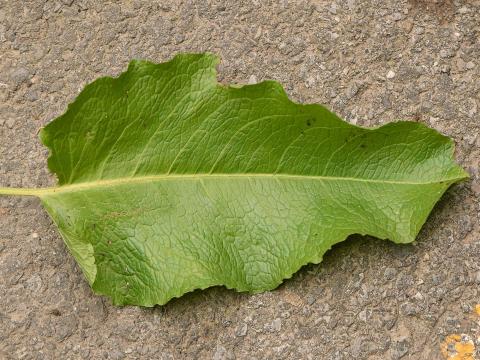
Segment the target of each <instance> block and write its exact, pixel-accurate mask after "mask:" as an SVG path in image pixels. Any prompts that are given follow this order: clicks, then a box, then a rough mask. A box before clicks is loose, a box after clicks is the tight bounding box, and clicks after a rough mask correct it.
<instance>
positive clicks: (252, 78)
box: [248, 75, 257, 84]
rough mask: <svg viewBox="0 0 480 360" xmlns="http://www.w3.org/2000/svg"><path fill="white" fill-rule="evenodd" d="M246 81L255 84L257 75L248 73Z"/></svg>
mask: <svg viewBox="0 0 480 360" xmlns="http://www.w3.org/2000/svg"><path fill="white" fill-rule="evenodd" d="M248 83H249V84H256V83H257V77H256V76H255V75H250V77H249V78H248Z"/></svg>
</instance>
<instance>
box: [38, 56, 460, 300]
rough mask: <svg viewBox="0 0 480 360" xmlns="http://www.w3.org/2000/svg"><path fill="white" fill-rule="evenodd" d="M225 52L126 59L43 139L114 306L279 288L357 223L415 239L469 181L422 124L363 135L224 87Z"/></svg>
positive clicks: (74, 237) (257, 89)
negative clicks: (217, 289) (452, 189)
mask: <svg viewBox="0 0 480 360" xmlns="http://www.w3.org/2000/svg"><path fill="white" fill-rule="evenodd" d="M217 62H218V59H217V58H216V57H215V56H213V55H208V54H207V55H180V56H177V57H176V58H174V60H172V61H170V62H167V63H164V64H159V65H156V64H151V63H148V62H138V61H136V62H132V63H131V64H130V66H129V69H128V71H127V72H126V73H124V74H122V75H121V76H120V77H119V78H116V79H110V78H102V79H99V80H97V81H95V82H94V83H92V84H90V85H88V86H87V87H86V89H85V90H84V91H83V92H82V93H81V94H80V95H79V97H78V98H77V100H76V101H75V102H74V103H73V104H72V105H71V106H69V109H68V110H67V112H66V113H65V114H64V115H62V116H61V117H59V118H57V119H56V120H54V121H53V122H51V123H50V124H49V125H47V127H46V128H45V129H43V131H42V133H41V138H42V141H43V142H44V144H45V145H46V146H48V147H49V148H50V149H51V155H50V158H49V166H50V169H51V170H52V171H53V172H55V173H56V174H57V175H58V178H59V182H60V184H61V186H60V187H58V188H56V189H54V190H52V191H47V192H42V194H41V195H40V196H41V198H42V201H43V203H44V205H45V206H46V208H47V211H48V212H49V213H50V215H51V216H52V218H53V219H54V221H55V223H56V224H57V225H58V227H59V229H60V231H61V233H62V236H63V237H64V238H65V241H66V243H67V246H68V247H69V248H70V250H71V251H72V253H73V255H74V256H75V257H76V259H77V261H78V262H79V264H80V266H81V268H82V270H83V271H84V273H85V274H86V277H87V279H88V280H89V282H90V283H91V284H92V287H93V288H94V290H95V291H96V292H98V293H101V294H105V295H108V296H110V297H112V300H113V302H114V303H116V304H122V305H123V304H137V305H144V306H152V305H154V304H164V303H166V302H167V301H168V300H169V299H171V298H172V297H177V296H180V295H181V294H183V293H185V292H188V291H192V290H193V289H195V288H205V287H209V286H213V285H225V286H227V287H229V288H235V289H237V290H239V291H251V292H257V291H261V290H267V289H272V288H274V287H276V286H277V285H278V284H279V283H280V282H281V281H282V280H283V279H284V278H287V277H290V276H291V275H292V274H293V273H294V272H295V271H297V270H298V268H300V267H301V266H302V265H304V264H306V263H309V262H314V263H317V262H320V261H321V258H322V256H323V254H324V253H325V252H326V251H327V250H328V249H329V248H330V247H331V246H332V245H333V244H334V243H336V242H339V241H342V240H344V239H345V238H346V237H347V236H348V235H350V234H353V233H361V234H369V235H373V236H376V237H379V238H389V239H391V240H393V241H395V242H397V243H407V242H411V241H413V240H414V238H415V236H416V235H417V233H418V231H419V230H420V227H421V226H422V225H423V223H424V221H425V220H426V218H427V216H428V213H429V212H430V210H431V209H432V207H433V206H434V204H435V203H436V201H437V200H438V199H439V198H440V196H441V195H442V194H443V192H444V191H445V190H446V189H447V188H448V187H449V186H450V185H451V184H452V183H455V182H457V181H459V180H461V179H463V178H465V176H466V173H465V172H464V171H463V170H462V169H461V168H460V167H458V166H457V165H456V164H455V163H454V161H453V142H452V141H451V140H450V139H448V138H446V137H444V136H442V135H440V134H438V133H437V132H436V131H434V130H432V129H429V128H427V127H425V126H424V125H421V124H417V123H409V122H397V123H390V124H387V125H384V126H382V127H379V128H376V129H365V128H361V127H357V126H353V125H351V124H348V123H346V122H344V121H342V120H341V119H340V118H338V117H337V116H336V115H335V114H333V113H331V112H329V111H328V110H327V109H325V108H324V107H322V106H320V105H300V104H295V103H293V102H291V101H290V100H289V99H288V97H287V95H286V94H285V92H284V90H283V88H282V87H281V86H280V85H279V84H278V83H276V82H271V81H268V82H264V83H260V84H256V85H249V86H244V87H240V88H238V87H224V86H221V85H218V84H217V83H216V73H215V65H216V64H217Z"/></svg>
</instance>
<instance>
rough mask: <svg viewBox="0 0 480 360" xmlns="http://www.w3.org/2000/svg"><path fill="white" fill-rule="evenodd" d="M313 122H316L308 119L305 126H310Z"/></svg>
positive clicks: (313, 119)
mask: <svg viewBox="0 0 480 360" xmlns="http://www.w3.org/2000/svg"><path fill="white" fill-rule="evenodd" d="M315 120H317V119H315V118H308V119H307V121H306V123H307V126H312V124H313V123H314V122H315Z"/></svg>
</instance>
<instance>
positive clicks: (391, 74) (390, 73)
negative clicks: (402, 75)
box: [387, 70, 395, 79]
mask: <svg viewBox="0 0 480 360" xmlns="http://www.w3.org/2000/svg"><path fill="white" fill-rule="evenodd" d="M394 77H395V71H393V70H390V71H389V72H388V73H387V79H393V78H394Z"/></svg>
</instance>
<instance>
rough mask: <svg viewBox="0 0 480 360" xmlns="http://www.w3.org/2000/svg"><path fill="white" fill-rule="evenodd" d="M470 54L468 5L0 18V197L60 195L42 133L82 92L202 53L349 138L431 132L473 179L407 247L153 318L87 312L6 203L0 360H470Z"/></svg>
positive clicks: (141, 7) (340, 258) (42, 239)
mask: <svg viewBox="0 0 480 360" xmlns="http://www.w3.org/2000/svg"><path fill="white" fill-rule="evenodd" d="M479 39H480V1H478V0H468V1H467V0H458V1H457V0H455V1H451V0H410V1H405V0H401V1H399V0H339V1H336V2H333V1H323V0H316V1H287V0H283V1H264V0H250V1H240V0H231V1H224V2H223V1H205V0H203V1H194V0H190V1H163V0H162V1H157V2H154V1H148V0H145V1H123V2H121V1H115V2H104V1H96V0H62V1H59V0H48V1H46V0H43V1H37V0H30V1H18V0H0V184H1V186H25V187H41V186H47V185H53V184H54V183H55V179H54V177H53V176H51V175H49V173H48V170H47V168H46V158H47V151H46V149H45V148H44V147H43V146H42V145H41V144H40V142H39V139H38V137H37V133H38V131H39V129H40V128H41V127H42V126H43V125H45V124H47V123H48V122H49V121H50V120H51V119H53V118H54V117H56V116H58V115H60V114H61V113H62V112H63V111H64V110H65V109H66V106H67V104H68V103H69V102H71V101H72V100H73V99H74V98H75V96H76V95H77V94H78V93H79V91H80V90H81V89H82V87H83V86H84V85H85V84H87V83H88V82H90V81H92V80H93V79H95V78H97V77H99V76H103V75H116V74H118V73H119V72H121V71H122V70H125V69H126V65H127V63H128V61H129V60H130V59H132V58H143V59H149V60H152V61H157V62H160V61H165V60H167V59H169V58H171V57H172V56H173V55H174V54H175V53H177V52H182V51H188V52H201V51H206V50H208V51H211V52H215V53H217V54H219V55H221V57H222V64H221V65H220V66H219V77H220V80H221V81H222V82H224V83H248V82H257V81H260V80H263V79H276V80H278V81H280V82H281V83H282V84H284V86H285V87H286V89H287V91H288V93H289V94H290V96H291V97H292V98H293V99H295V100H297V101H301V102H317V103H323V104H326V105H327V106H328V107H329V108H331V109H332V110H334V111H335V112H337V113H338V114H340V115H341V116H342V117H344V118H345V119H346V120H347V121H350V122H353V123H357V124H359V125H365V126H373V125H377V124H381V123H385V122H388V121H393V120H396V119H410V120H412V119H414V120H416V121H420V122H423V123H425V124H427V125H429V126H431V127H434V128H436V129H437V130H439V131H441V132H442V133H444V134H447V135H449V136H451V137H453V139H454V140H455V141H456V143H457V154H456V157H457V159H458V161H459V162H460V163H461V164H462V165H463V166H464V167H465V168H466V169H467V170H468V171H469V172H470V173H471V175H472V178H471V180H470V181H469V182H466V183H464V184H461V185H457V186H455V187H453V188H452V189H450V191H449V192H448V193H447V194H446V195H445V196H444V198H443V199H442V201H441V202H440V203H439V205H438V206H437V207H436V208H435V209H434V211H433V213H432V215H431V217H430V219H429V220H428V222H427V224H426V225H425V227H424V229H423V230H422V232H421V234H420V235H419V237H418V241H417V242H416V243H415V244H413V245H408V246H398V245H393V244H391V243H389V242H385V241H380V240H376V239H373V238H367V237H351V238H350V239H349V240H347V241H346V242H344V243H342V244H340V245H338V246H336V247H334V249H333V250H331V251H330V252H329V253H328V254H327V256H326V258H325V260H324V262H323V263H322V264H320V265H315V266H313V265H310V266H306V267H304V268H303V269H302V270H301V271H299V272H298V273H297V274H296V276H294V278H293V279H291V280H288V281H286V282H285V283H284V285H282V286H281V287H280V288H279V289H277V290H275V291H272V292H267V293H263V294H259V295H253V296H252V295H247V294H238V293H235V292H233V291H228V290H226V289H224V288H212V289H209V290H206V291H196V292H194V293H191V294H187V295H186V296H184V297H182V298H180V299H178V300H174V301H172V302H170V303H169V304H167V305H166V306H163V307H156V308H153V309H143V308H138V307H126V308H116V307H113V306H112V305H111V304H110V303H109V301H108V300H107V299H104V298H102V297H99V296H95V295H93V293H92V291H91V290H90V288H89V286H88V285H87V283H86V281H85V280H84V278H83V276H82V274H81V272H80V270H79V268H78V266H77V265H76V264H75V262H74V260H73V258H72V257H71V256H70V255H69V254H68V252H67V250H66V248H65V246H64V244H63V242H62V239H61V238H60V236H59V234H58V232H57V230H56V228H55V226H54V225H53V224H52V222H51V220H50V219H49V217H48V216H47V214H46V212H45V211H44V210H43V208H42V207H41V205H40V202H39V201H38V200H36V199H35V198H26V197H24V198H22V197H1V198H0V305H1V306H0V358H2V359H10V358H12V359H378V360H380V359H400V358H401V359H434V360H436V359H446V358H450V359H474V355H471V356H470V357H468V356H469V355H468V354H469V353H472V352H474V351H475V350H474V348H476V349H477V356H480V350H478V349H480V339H479V336H480V316H479V315H480V308H478V312H479V314H478V315H477V314H476V313H475V306H476V305H477V304H478V303H480V297H479V295H480V294H479V290H478V289H479V286H480V260H479V258H480V235H479V232H480V226H479V216H480V202H479V194H480V181H479V170H478V165H479V158H480V136H479V129H480V111H479V107H480V99H479V94H480V76H479V75H480V40H479ZM460 355H463V356H464V357H460ZM454 356H457V357H454ZM479 358H480V357H479Z"/></svg>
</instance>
